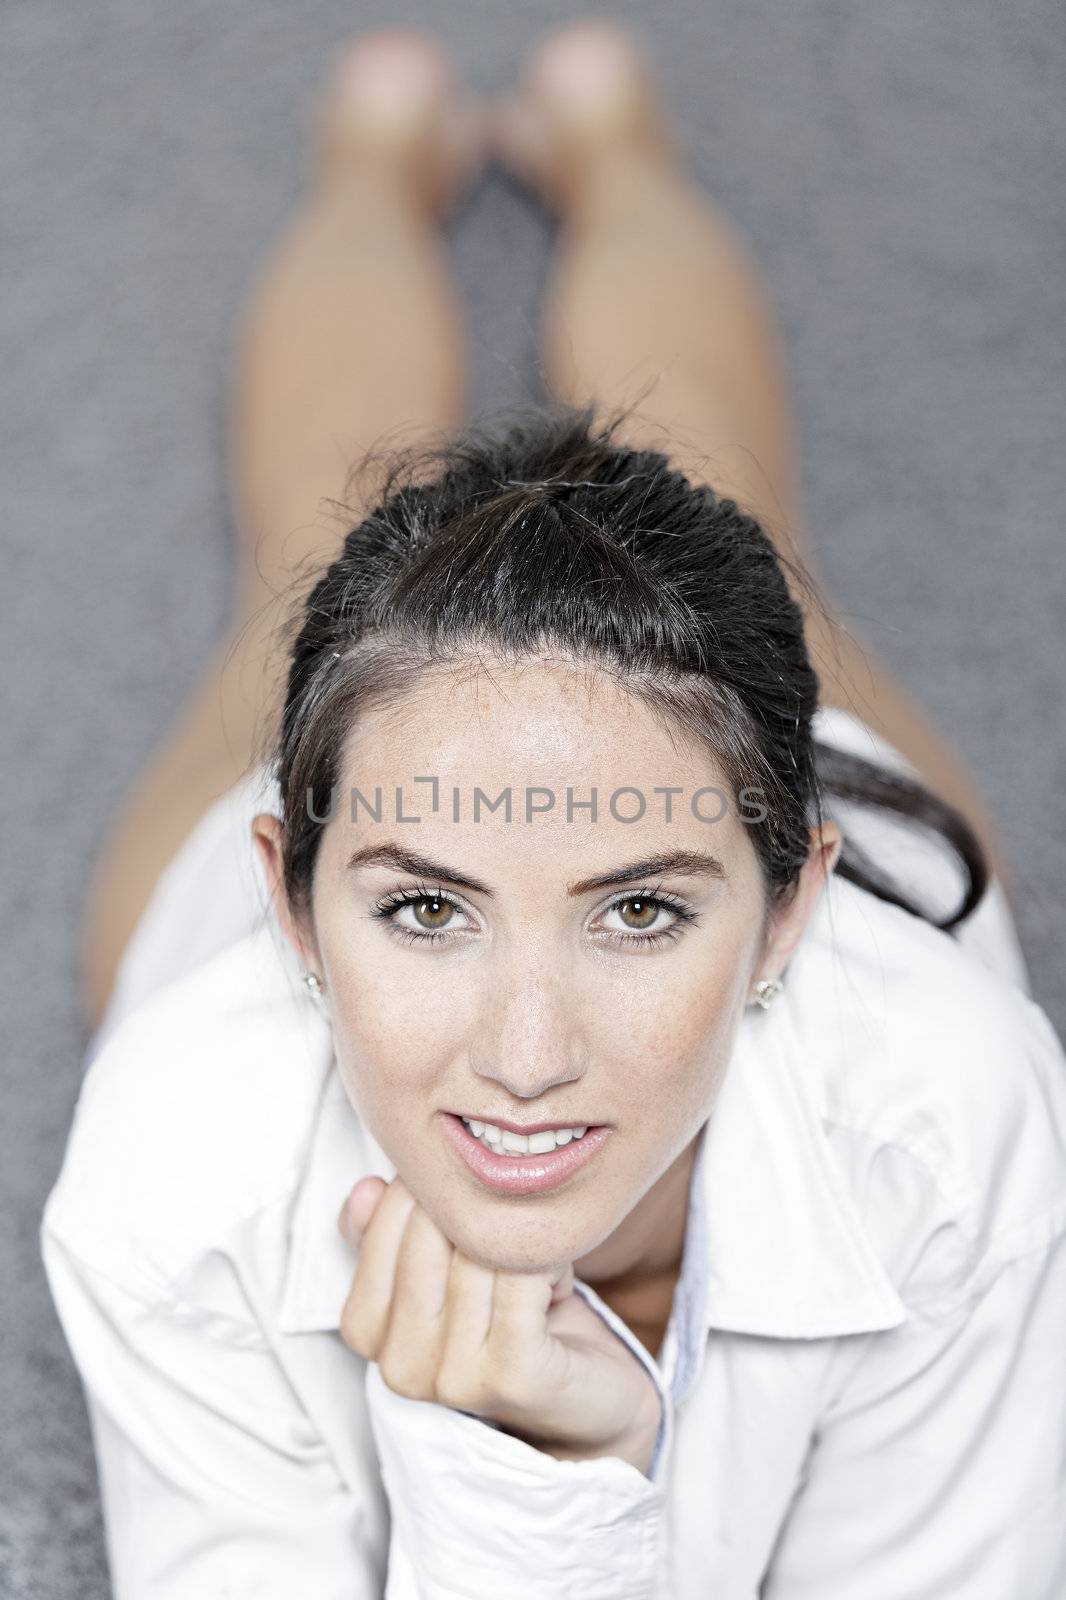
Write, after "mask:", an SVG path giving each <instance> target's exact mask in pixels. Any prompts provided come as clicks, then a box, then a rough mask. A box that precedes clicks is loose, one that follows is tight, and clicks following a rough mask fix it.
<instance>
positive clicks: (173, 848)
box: [82, 628, 275, 1030]
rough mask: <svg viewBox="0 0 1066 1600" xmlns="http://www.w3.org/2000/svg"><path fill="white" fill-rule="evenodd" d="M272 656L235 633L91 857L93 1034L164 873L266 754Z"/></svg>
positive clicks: (87, 958) (87, 926) (86, 975)
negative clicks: (212, 808) (196, 830)
mask: <svg viewBox="0 0 1066 1600" xmlns="http://www.w3.org/2000/svg"><path fill="white" fill-rule="evenodd" d="M269 660H270V657H269V656H266V655H264V651H263V646H262V641H261V639H259V638H258V637H257V636H256V635H255V634H254V632H253V631H250V630H248V629H246V628H244V629H242V628H235V629H234V630H233V631H232V632H231V633H230V634H228V635H227V636H226V638H225V639H224V640H223V641H222V643H221V644H220V645H219V646H218V647H217V648H216V649H215V651H214V652H213V653H212V656H211V658H210V660H209V662H208V664H207V666H206V667H205V669H204V671H203V673H202V674H201V677H200V680H199V682H198V684H197V685H196V687H195V689H194V690H193V693H192V694H191V696H190V697H189V699H188V701H187V702H186V703H185V705H184V707H183V708H182V710H181V712H180V713H179V715H178V717H177V719H176V720H175V722H174V724H173V726H172V727H171V729H170V730H169V732H168V734H167V735H166V737H165V738H164V740H163V742H162V743H161V744H160V745H159V746H158V748H157V749H156V751H155V753H154V754H153V756H152V757H151V759H150V761H149V763H148V765H147V767H146V768H145V769H144V771H143V772H142V774H141V776H140V777H139V779H138V780H137V782H136V783H135V784H134V786H133V788H132V789H131V790H130V792H129V794H128V795H127V797H126V799H125V801H124V802H123V805H122V807H121V809H120V811H119V813H118V815H117V817H116V818H115V820H114V822H113V823H112V826H111V829H110V832H109V834H108V835H107V838H106V840H105V842H104V845H103V848H102V849H101V851H100V853H99V855H98V856H97V858H96V861H95V863H94V867H93V873H92V878H91V881H90V885H89V892H88V897H87V900H86V906H85V915H84V926H83V946H82V972H83V985H84V1004H85V1011H86V1016H87V1020H88V1024H89V1027H90V1028H91V1029H92V1030H95V1029H96V1027H97V1026H98V1025H99V1022H100V1020H101V1018H102V1016H103V1013H104V1009H105V1007H106V1005H107V1001H108V999H109V997H110V994H111V991H112V988H113V987H114V981H115V976H116V974H117V972H118V967H119V963H120V961H121V959H122V955H123V952H124V951H125V948H126V946H127V944H128V943H129V940H130V937H131V935H132V934H133V931H134V929H135V928H136V926H137V923H138V921H139V920H140V917H141V914H142V913H143V911H144V910H145V908H146V906H147V905H148V902H149V900H150V899H151V896H152V892H153V890H154V889H155V887H156V884H157V883H158V881H159V879H160V877H161V875H162V873H163V872H164V870H165V869H166V867H167V865H168V864H169V862H170V861H171V860H172V858H173V856H174V855H175V853H176V852H177V851H178V850H179V849H180V847H181V846H182V845H183V844H184V843H185V841H186V839H187V838H188V837H189V835H190V834H191V832H192V830H193V829H194V828H195V826H196V824H197V823H198V822H199V820H200V818H201V817H202V816H203V814H204V812H205V811H206V810H207V809H208V807H209V806H210V805H211V804H212V803H213V802H214V801H215V800H217V799H218V798H219V797H220V796H221V795H223V794H225V793H226V791H227V790H228V789H230V788H231V787H232V786H233V784H235V783H237V782H238V781H239V780H240V779H241V778H242V777H244V776H245V775H246V773H247V772H248V771H249V769H250V768H251V766H252V765H254V763H255V761H256V760H257V759H258V758H259V757H261V756H263V755H265V754H266V752H267V748H268V746H269V742H270V735H271V729H272V720H271V719H272V704H271V692H272V690H273V689H274V687H275V686H274V685H273V684H272V682H271V676H272V674H271V673H270V671H268V670H267V669H268V664H269Z"/></svg>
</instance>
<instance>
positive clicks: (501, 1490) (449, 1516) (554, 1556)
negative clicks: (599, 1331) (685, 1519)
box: [366, 1362, 663, 1600]
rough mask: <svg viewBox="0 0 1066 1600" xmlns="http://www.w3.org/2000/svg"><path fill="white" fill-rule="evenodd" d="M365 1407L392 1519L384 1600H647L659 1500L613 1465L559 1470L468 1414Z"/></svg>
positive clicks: (384, 1389) (393, 1404) (376, 1395)
mask: <svg viewBox="0 0 1066 1600" xmlns="http://www.w3.org/2000/svg"><path fill="white" fill-rule="evenodd" d="M366 1394H367V1405H368V1410H369V1414H370V1420H371V1427H372V1428H373V1432H374V1438H375V1441H376V1444H377V1449H378V1455H379V1458H380V1460H381V1467H382V1476H383V1478H384V1482H385V1488H386V1492H387V1494H388V1497H389V1505H390V1508H391V1512H392V1533H391V1545H390V1550H389V1571H388V1587H387V1588H386V1591H385V1600H500V1596H501V1595H506V1596H507V1597H508V1600H558V1596H559V1595H563V1594H575V1595H576V1594H580V1595H581V1596H582V1600H653V1597H654V1596H655V1595H656V1593H657V1591H656V1588H655V1583H656V1574H657V1572H658V1570H659V1566H660V1540H661V1534H662V1520H663V1492H662V1489H661V1488H659V1487H658V1486H657V1485H656V1484H653V1483H652V1482H651V1480H650V1479H649V1478H648V1477H646V1476H645V1475H644V1473H642V1472H640V1471H639V1470H638V1469H637V1468H636V1467H635V1466H633V1465H632V1463H630V1462H627V1461H623V1460H621V1458H620V1457H617V1456H604V1457H602V1458H600V1459H597V1460H592V1461H559V1460H557V1459H556V1458H555V1457H554V1456H550V1455H548V1454H546V1453H545V1452H544V1451H541V1450H537V1449H536V1448H534V1446H532V1445H529V1444H527V1443H526V1442H525V1441H524V1440H522V1439H517V1438H515V1437H514V1436H513V1435H512V1434H508V1433H505V1432H503V1431H502V1430H501V1429H498V1428H494V1427H493V1426H491V1425H488V1424H486V1423H485V1422H484V1421H483V1420H482V1419H481V1418H479V1417H476V1416H473V1415H470V1414H469V1413H467V1412H463V1411H455V1410H452V1409H451V1408H449V1407H447V1406H442V1405H438V1404H436V1403H435V1402H433V1401H426V1400H412V1399H410V1398H408V1397H407V1396H406V1395H400V1394H397V1393H395V1392H394V1391H393V1390H391V1389H390V1388H389V1387H388V1385H387V1384H386V1383H385V1381H384V1379H383V1378H382V1376H381V1372H380V1370H379V1368H378V1366H377V1363H376V1362H371V1363H370V1364H369V1365H368V1367H367V1378H366Z"/></svg>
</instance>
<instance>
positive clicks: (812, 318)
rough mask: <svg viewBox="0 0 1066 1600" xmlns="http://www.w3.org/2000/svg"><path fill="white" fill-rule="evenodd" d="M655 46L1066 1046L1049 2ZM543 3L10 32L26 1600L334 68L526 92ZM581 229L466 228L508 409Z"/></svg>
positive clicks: (514, 214)
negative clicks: (111, 1097) (163, 887)
mask: <svg viewBox="0 0 1066 1600" xmlns="http://www.w3.org/2000/svg"><path fill="white" fill-rule="evenodd" d="M601 9H602V10H603V11H604V12H610V13H611V14H614V15H618V16H623V17H626V18H628V19H630V20H632V21H634V22H635V23H637V24H638V25H639V26H641V27H642V28H643V30H644V32H645V37H646V38H647V41H648V44H649V47H650V49H651V50H652V52H653V55H654V57H655V59H656V61H657V62H658V63H659V65H660V67H661V70H662V71H663V73H664V74H665V77H666V80H667V83H668V86H669V94H670V99H671V102H672V104H673V105H674V106H675V107H676V108H677V113H678V117H679V120H680V123H681V128H682V131H683V133H684V135H685V137H686V138H687V140H688V141H689V143H690V146H691V147H692V149H693V150H694V152H695V159H696V164H697V168H698V171H699V173H700V175H701V177H702V178H703V179H704V180H705V182H706V183H707V185H708V186H709V187H710V188H711V189H712V190H713V192H714V193H715V194H716V195H717V196H718V197H719V198H720V199H721V201H722V202H724V204H725V205H726V207H727V208H728V209H729V211H730V212H731V214H732V216H733V217H734V218H735V220H736V222H737V223H738V224H739V225H740V226H741V227H742V228H743V230H744V231H745V233H746V234H747V236H748V237H749V239H750V240H751V241H752V242H753V244H754V246H755V248H756V251H757V253H758V256H759V259H760V260H761V262H762V265H763V270H764V274H765V277H766V280H767V281H768V283H769V286H770V289H771V291H772V294H773V296H774V299H775V302H776V305H777V307H778V309H779V312H780V316H781V320H782V325H783V329H784V334H785V339H786V342H787V347H788V351H789V354H790V358H791V365H792V374H793V385H794V397H795V404H796V408H797V413H798V419H799V433H800V444H801V455H802V468H803V475H804V478H803V487H804V497H805V504H806V508H807V513H808V517H809V520H810V524H811V526H812V528H813V530H814V536H815V539H816V543H817V549H818V555H819V559H820V563H821V566H822V570H823V571H824V573H825V574H826V576H827V579H828V581H829V584H830V588H831V593H832V594H833V595H834V596H835V598H836V600H837V602H838V604H839V607H840V610H841V612H842V614H843V616H844V618H845V619H846V620H847V621H848V622H849V624H850V625H851V626H853V627H855V628H858V629H860V630H861V631H862V632H863V633H864V635H865V636H866V637H867V638H868V639H869V640H870V641H871V642H872V643H873V644H874V645H875V646H876V647H877V648H878V649H879V650H880V651H881V652H882V654H883V655H884V657H885V658H886V659H887V660H888V661H889V662H890V663H891V664H892V665H893V666H894V668H895V669H896V670H897V671H898V673H899V675H900V677H901V678H902V679H903V681H904V682H905V684H906V685H907V686H908V687H909V688H910V689H911V690H912V691H913V692H914V693H915V694H916V695H917V696H918V697H919V698H920V699H921V700H922V701H923V702H924V704H925V705H926V706H927V707H928V708H929V710H930V712H931V713H932V714H933V716H934V717H935V718H936V719H937V720H938V722H939V723H940V725H941V726H942V727H943V729H944V730H945V732H946V733H947V734H948V735H949V737H950V738H951V739H952V741H953V742H954V744H955V747H956V748H957V750H958V751H959V752H960V754H961V755H962V756H963V757H964V759H965V760H967V761H968V762H969V764H970V766H971V767H972V769H973V770H974V772H975V773H976V774H978V776H979V779H980V781H981V783H982V784H983V786H984V789H985V792H986V793H987V796H988V800H989V804H990V807H991V809H992V811H993V814H994V815H995V817H996V818H997V820H998V823H999V826H1000V829H1001V832H1002V837H1003V840H1004V845H1005V848H1006V850H1007V853H1008V856H1009V859H1010V860H1011V862H1012V863H1013V868H1014V896H1015V904H1016V907H1017V916H1018V921H1019V926H1020V931H1021V935H1022V939H1023V943H1024V947H1025V951H1026V955H1027V957H1028V959H1029V962H1030V965H1031V970H1032V976H1033V983H1034V987H1035V991H1036V995H1037V998H1038V999H1039V1000H1040V1001H1041V1002H1042V1004H1043V1005H1044V1006H1045V1007H1046V1008H1047V1009H1048V1011H1049V1012H1050V1014H1051V1016H1052V1019H1053V1020H1054V1022H1055V1023H1056V1025H1057V1026H1058V1027H1059V1028H1060V1030H1061V1029H1062V1028H1063V1025H1064V1024H1066V972H1064V969H1063V963H1062V959H1061V955H1060V952H1061V950H1062V948H1063V945H1064V942H1066V911H1064V908H1063V886H1064V881H1066V871H1064V868H1066V829H1064V826H1063V821H1064V805H1063V798H1062V797H1063V788H1064V779H1066V736H1064V711H1063V701H1064V695H1063V674H1064V652H1063V643H1062V636H1063V618H1064V614H1066V561H1064V558H1063V542H1064V541H1063V535H1064V528H1063V512H1062V508H1063V505H1064V504H1066V448H1064V446H1066V440H1064V437H1063V425H1062V418H1063V412H1064V408H1063V395H1064V383H1063V377H1064V367H1066V360H1064V357H1066V340H1064V335H1066V305H1064V300H1066V277H1064V273H1063V261H1064V259H1066V249H1064V246H1066V237H1064V235H1066V226H1064V221H1063V215H1064V213H1063V206H1062V188H1061V175H1062V173H1063V171H1066V100H1064V98H1063V95H1062V83H1063V81H1064V66H1066V62H1064V56H1066V15H1064V13H1063V11H1062V9H1061V7H1060V6H1058V5H1056V4H1055V3H1053V0H1034V3H1030V4H1023V5H1021V6H1014V5H1007V4H1006V3H1005V0H998V3H996V0H969V3H967V4H965V5H964V4H960V3H951V0H945V3H941V4H938V5H936V6H929V5H925V6H923V5H920V4H917V3H910V0H906V3H903V4H899V5H894V6H886V5H884V4H881V3H877V4H875V3H873V0H846V3H844V0H787V3H785V0H777V3H773V0H716V3H714V4H701V3H699V0H658V4H657V5H656V7H655V17H654V24H652V21H651V14H650V12H649V13H648V14H647V16H645V15H644V13H643V12H642V11H641V10H640V9H639V8H638V7H636V6H635V5H613V6H612V5H610V4H607V5H604V6H603V7H602V8H601ZM567 14H568V11H567V8H564V7H562V6H560V5H557V4H554V3H551V0H530V3H529V4H528V5H526V6H523V7H510V6H506V7H501V6H500V5H499V4H497V3H495V0H493V3H489V0H452V4H450V5H448V6H443V7H442V6H439V5H437V6H431V5H429V4H426V3H417V4H410V5H408V6H407V7H406V8H405V9H403V10H402V11H390V10H389V9H387V8H385V7H372V6H369V5H361V4H355V5H354V6H351V5H349V6H343V5H341V4H339V3H337V0H310V3H306V4H301V5H296V4H292V3H291V0H289V3H285V0H257V4H255V5H254V6H253V5H251V4H248V3H247V0H237V3H235V4H233V5H229V6H225V7H219V6H215V5H207V4H205V3H204V0H185V3H181V4H177V5H175V4H173V3H168V4H164V3H163V0H82V3H81V4H80V5H78V6H69V5H60V4H58V3H55V0H8V4H7V6H6V7H5V8H4V16H3V21H2V24H0V26H2V31H3V40H2V46H3V48H2V50H0V58H2V60H3V62H4V65H3V68H2V72H3V78H4V80H5V82H4V93H3V94H2V95H0V128H2V138H0V164H2V167H3V193H4V206H3V224H2V225H3V229H4V234H5V245H4V260H5V265H6V267H7V273H6V279H7V287H6V293H5V294H4V296H3V302H2V305H0V338H2V341H3V366H2V373H3V379H2V390H3V393H2V406H3V423H4V427H3V433H2V438H0V452H2V464H3V473H2V480H3V483H2V490H0V492H2V494H3V497H4V507H3V522H2V525H0V539H2V548H3V560H4V581H3V584H2V586H0V649H2V651H3V662H2V671H0V696H2V710H3V719H4V720H3V728H4V747H5V756H6V759H5V761H4V763H3V768H2V770H0V806H2V808H3V816H4V818H5V824H6V826H5V846H6V848H5V850H4V853H3V865H2V868H0V887H2V890H3V895H4V906H5V911H6V915H5V919H4V932H3V939H4V964H3V988H2V991H0V998H2V1000H3V1019H4V1034H5V1047H4V1051H3V1074H4V1085H3V1095H4V1099H3V1107H4V1110H3V1119H2V1131H3V1164H2V1168H0V1183H2V1185H3V1193H2V1208H0V1252H2V1257H0V1259H2V1270H3V1283H4V1290H5V1292H4V1294H3V1297H2V1300H0V1357H2V1359H0V1425H2V1433H3V1438H4V1441H5V1449H4V1451H3V1453H2V1458H0V1595H2V1596H3V1597H5V1600H68V1597H69V1596H72V1595H77V1596H79V1600H99V1597H102V1596H104V1595H106V1594H107V1593H108V1585H107V1572H106V1562H105V1555H104V1547H103V1538H102V1528H101V1522H100V1513H99V1505H98V1498H97V1492H96V1485H95V1476H94V1470H93V1460H92V1449H91V1442H90V1439H89V1434H88V1429H87V1424H86V1417H85V1410H84V1405H83V1402H82V1398H81V1391H80V1387H79V1384H78V1381H77V1377H76V1374H75V1372H74V1369H73V1367H72V1365H71V1363H70V1359H69V1356H68V1354H67V1350H66V1346H65V1343H64V1341H63V1338H62V1334H61V1332H60V1329H59V1327H58V1324H57V1322H56V1320H55V1317H54V1314H53V1312H52V1308H51V1302H50V1300H49V1298H48V1294H47V1289H46V1285H45V1282H44V1278H43V1274H42V1271H41V1268H40V1265H39V1260H38V1252H37V1226H38V1220H39V1215H40V1210H41V1206H42V1205H43V1202H44V1199H45V1196H46V1194H47V1192H48V1189H49V1187H50V1186H51V1184H52V1182H53V1181H54V1177H55V1174H56V1172H57V1170H58V1167H59V1162H60V1159H61V1156H62V1150H63V1143H64V1139H65V1135H66V1131H67V1127H68V1125H69V1121H70V1116H71V1112H72V1109H73V1105H74V1100H75V1096H76V1094H77V1090H78V1084H79V1076H80V1056H81V1051H82V1049H83V1046H84V1037H83V1033H82V1029H81V1023H80V1018H79V1012H78V1001H77V958H78V936H79V922H80V915H81V907H82V902H83V898H84V894H85V890H86V884H87V875H88V871H89V867H90V864H91V860H92V856H93V852H94V850H95V849H96V847H97V845H98V841H99V839H100V836H101V832H102V830H103V829H104V828H105V826H106V824H107V822H108V819H109V818H110V817H111V816H112V814H113V812H114V811H115V808H116V807H117V806H118V804H119V803H120V802H121V800H122V798H123V796H124V794H125V792H126V790H127V788H128V786H129V785H130V783H131V781H132V780H133V778H134V777H135V775H136V774H137V773H138V771H139V770H140V768H141V767H142V765H143V764H144V762H145V761H146V759H147V758H148V756H149V755H150V754H151V752H152V750H153V748H154V746H155V744H156V742H157V740H158V738H159V737H160V734H161V731H162V730H163V729H164V727H165V726H166V725H167V723H168V722H169V720H170V719H171V718H172V717H173V716H174V714H175V713H176V712H177V710H178V708H179V706H180V705H181V703H182V699H183V697H184V695H185V694H186V692H187V691H188V689H189V688H190V687H191V685H192V683H193V681H194V679H195V677H196V675H197V672H198V669H199V667H200V664H201V663H202V661H203V659H204V657H205V656H206V654H207V652H208V650H209V648H210V646H211V645H212V644H213V643H214V641H215V640H216V639H218V638H219V637H220V635H221V633H222V630H223V628H224V626H225V623H226V620H227V616H228V612H229V607H230V605H231V601H232V580H233V559H232V545H231V540H232V534H231V530H230V528H229V525H228V523H227V518H226V510H225V498H224V484H223V470H222V457H221V448H220V446H221V421H222V415H223V393H224V379H225V373H226V362H227V355H228V346H229V342H230V338H231V330H232V327H233V319H234V315H235V312H236V310H237V307H238V305H239V303H240V299H241V295H242V292H243V290H244V287H245V285H246V283H247V280H248V278H249V275H250V273H251V271H252V269H253V267H254V265H255V263H256V261H257V258H258V257H259V255H260V252H261V251H262V250H263V248H264V246H265V245H266V244H267V242H268V241H269V239H270V238H271V236H272V235H273V233H274V232H275V230H276V229H277V227H278V226H279V225H280V223H281V221H282V219H283V217H284V215H285V213H286V211H287V209H288V207H289V206H290V205H291V203H292V201H293V199H294V198H295V196H296V194H297V193H298V188H299V183H300V176H301V170H302V165H303V151H302V144H301V138H300V126H301V108H302V106H303V105H304V103H305V97H306V95H307V93H308V91H309V90H310V89H311V87H312V85H313V84H314V82H315V80H316V78H317V77H318V75H319V73H320V70H321V67H322V64H323V62H324V61H325V59H326V57H327V55H328V52H329V51H330V49H331V48H332V47H333V46H334V45H335V44H336V43H337V42H339V41H340V40H341V39H343V38H344V37H345V36H346V35H347V34H348V33H349V32H351V31H355V30H358V29H360V28H363V27H368V26H376V25H379V24H381V23H383V22H387V21H395V20H400V21H405V22H414V23H421V24H428V25H430V26H436V27H437V28H438V29H439V30H440V32H441V33H442V34H443V35H444V36H445V37H446V39H447V40H448V41H449V42H450V43H451V44H452V45H453V46H454V48H455V49H456V51H457V52H458V54H459V55H460V57H461V59H462V61H463V62H464V64H465V65H466V67H467V69H468V71H469V73H470V76H471V78H472V80H473V81H474V82H475V83H476V84H477V85H479V86H481V87H484V88H489V87H491V86H495V85H497V84H501V83H503V82H504V81H506V78H507V76H508V74H509V73H510V72H511V71H512V70H513V67H514V64H515V63H516V61H517V60H518V58H519V55H520V52H521V50H522V49H523V47H524V46H525V45H526V44H527V43H528V42H529V41H531V40H532V39H533V37H534V36H535V35H536V34H537V33H538V32H539V31H540V30H541V29H542V28H543V27H544V26H545V25H547V24H549V23H551V22H554V21H557V20H560V19H561V18H562V17H564V16H565V15H567ZM549 242H550V234H549V230H548V228H547V226H546V224H545V222H544V219H543V218H542V217H541V216H540V215H538V213H537V211H536V209H535V208H534V207H533V206H532V205H531V204H530V203H529V202H528V201H527V200H526V199H525V198H524V197H522V196H521V195H520V194H519V193H518V192H517V191H516V190H515V189H514V188H513V187H512V186H510V185H508V184H507V183H506V182H505V181H504V180H502V179H501V178H500V177H499V176H496V175H490V176H488V177H486V179H485V180H484V182H483V183H482V185H481V186H480V188H479V189H478V190H477V191H476V192H475V193H474V194H473V195H472V196H471V197H470V200H469V202H468V203H467V204H466V205H465V206H464V208H463V212H462V215H461V217H460V218H459V219H458V220H457V224H456V226H455V227H454V228H453V229H452V244H451V248H452V251H453V256H454V260H455V263H456V267H457V270H458V272H459V274H460V276H461V281H462V284H463V289H464V294H465V297H466V303H467V306H468V309H469V314H470V319H471V328H472V336H473V339H474V343H475V347H476V359H477V392H476V396H475V402H476V407H477V409H478V410H481V411H488V410H491V408H492V407H493V406H495V405H497V404H498V403H500V402H504V401H509V400H515V399H519V398H522V397H526V396H528V397H535V396H536V395H537V394H538V393H539V389H538V384H537V379H536V370H535V330H536V306H537V297H538V294H539V291H540V289H541V287H542V284H543V281H544V274H545V269H546V262H547V251H548V247H549Z"/></svg>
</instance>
